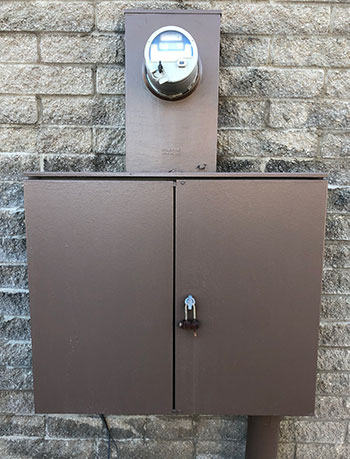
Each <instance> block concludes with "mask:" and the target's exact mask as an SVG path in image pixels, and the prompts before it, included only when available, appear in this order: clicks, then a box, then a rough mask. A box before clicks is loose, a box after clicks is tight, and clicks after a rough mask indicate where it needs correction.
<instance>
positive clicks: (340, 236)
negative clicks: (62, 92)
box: [326, 215, 350, 241]
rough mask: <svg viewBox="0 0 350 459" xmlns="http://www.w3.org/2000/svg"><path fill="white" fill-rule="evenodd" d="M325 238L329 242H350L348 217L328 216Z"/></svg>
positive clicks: (349, 220) (349, 219)
mask: <svg viewBox="0 0 350 459" xmlns="http://www.w3.org/2000/svg"><path fill="white" fill-rule="evenodd" d="M326 237H327V239H329V240H331V241H332V240H333V241H334V240H336V241H337V240H338V241H350V216H349V215H328V217H327V222H326Z"/></svg>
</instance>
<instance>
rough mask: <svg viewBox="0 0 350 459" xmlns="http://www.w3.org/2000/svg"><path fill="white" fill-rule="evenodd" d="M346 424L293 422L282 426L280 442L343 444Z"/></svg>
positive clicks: (308, 421) (285, 422) (286, 422)
mask: <svg viewBox="0 0 350 459" xmlns="http://www.w3.org/2000/svg"><path fill="white" fill-rule="evenodd" d="M345 431H346V423H345V422H334V421H316V422H315V421H313V420H305V421H299V420H295V421H294V420H293V421H282V422H281V424H280V441H286V442H295V441H296V442H303V443H328V444H331V443H341V442H342V441H343V439H344V437H345Z"/></svg>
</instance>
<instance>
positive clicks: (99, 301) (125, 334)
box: [25, 180, 173, 414]
mask: <svg viewBox="0 0 350 459" xmlns="http://www.w3.org/2000/svg"><path fill="white" fill-rule="evenodd" d="M25 208H26V225H27V235H28V258H29V260H28V261H29V281H30V282H29V284H30V299H31V315H32V337H33V365H34V389H35V404H36V411H37V412H54V413H60V412H62V413H67V412H68V413H128V414H132V413H135V414H138V413H169V412H171V409H172V370H173V362H172V352H173V348H172V346H173V337H172V333H173V311H172V308H173V297H172V295H173V272H172V269H173V261H172V250H173V184H172V183H169V182H155V181H148V182H147V181H143V182H140V181H125V180H124V181H108V180H107V181H95V180H76V181H68V180H56V181H48V180H41V181H29V182H27V183H26V186H25Z"/></svg>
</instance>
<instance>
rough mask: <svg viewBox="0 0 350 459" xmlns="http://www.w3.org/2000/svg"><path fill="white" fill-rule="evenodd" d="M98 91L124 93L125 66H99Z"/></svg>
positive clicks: (101, 92)
mask: <svg viewBox="0 0 350 459" xmlns="http://www.w3.org/2000/svg"><path fill="white" fill-rule="evenodd" d="M97 92H99V93H100V94H124V93H125V72H124V68H123V67H98V68H97Z"/></svg>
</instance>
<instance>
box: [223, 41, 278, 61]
mask: <svg viewBox="0 0 350 459" xmlns="http://www.w3.org/2000/svg"><path fill="white" fill-rule="evenodd" d="M269 43H270V40H269V38H266V37H237V36H234V35H229V34H228V35H222V36H221V51H220V63H221V65H222V66H224V67H228V66H231V65H240V66H243V65H257V64H267V59H268V55H269Z"/></svg>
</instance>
